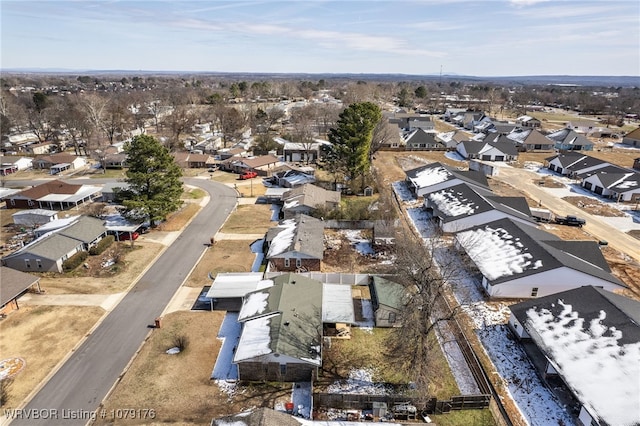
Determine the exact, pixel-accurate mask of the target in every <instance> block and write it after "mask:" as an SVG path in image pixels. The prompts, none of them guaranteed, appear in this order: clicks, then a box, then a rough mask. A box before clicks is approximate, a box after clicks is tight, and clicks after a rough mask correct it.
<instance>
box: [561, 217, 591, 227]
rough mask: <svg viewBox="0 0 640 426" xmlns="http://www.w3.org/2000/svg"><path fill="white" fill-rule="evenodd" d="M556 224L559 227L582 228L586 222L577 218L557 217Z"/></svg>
mask: <svg viewBox="0 0 640 426" xmlns="http://www.w3.org/2000/svg"><path fill="white" fill-rule="evenodd" d="M556 223H557V224H559V225H569V226H578V227H580V228H582V226H583V225H585V224H586V223H587V221H586V220H584V219H582V218H580V217H577V216H558V217H556Z"/></svg>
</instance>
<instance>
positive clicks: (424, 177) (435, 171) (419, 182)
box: [411, 166, 451, 188]
mask: <svg viewBox="0 0 640 426" xmlns="http://www.w3.org/2000/svg"><path fill="white" fill-rule="evenodd" d="M450 177H451V172H449V170H447V169H445V168H444V167H443V166H438V167H431V168H427V169H425V170H421V171H419V172H418V173H416V176H415V177H414V178H412V179H411V180H412V181H413V183H414V185H415V186H416V187H418V188H426V187H428V186H432V185H435V184H438V183H441V182H444V181H446V180H449V178H450Z"/></svg>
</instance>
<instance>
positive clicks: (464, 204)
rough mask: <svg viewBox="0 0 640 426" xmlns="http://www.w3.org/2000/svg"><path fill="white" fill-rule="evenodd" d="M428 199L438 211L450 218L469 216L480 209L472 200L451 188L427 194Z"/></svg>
mask: <svg viewBox="0 0 640 426" xmlns="http://www.w3.org/2000/svg"><path fill="white" fill-rule="evenodd" d="M465 186H466V185H465ZM428 198H429V200H430V201H432V202H433V203H435V205H436V206H437V208H438V210H440V211H441V212H442V213H444V214H446V215H447V216H452V217H456V216H463V215H471V214H473V213H475V212H476V211H477V210H478V209H479V208H480V206H479V205H478V204H477V203H476V202H475V201H474V200H472V199H469V198H466V197H464V195H463V193H462V192H460V191H456V190H455V189H453V188H447V189H443V190H441V191H438V192H434V193H432V194H429V195H428Z"/></svg>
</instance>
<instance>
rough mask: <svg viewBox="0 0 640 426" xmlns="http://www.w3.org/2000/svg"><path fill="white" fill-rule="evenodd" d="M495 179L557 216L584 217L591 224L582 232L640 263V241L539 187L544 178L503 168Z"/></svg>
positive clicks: (527, 172)
mask: <svg viewBox="0 0 640 426" xmlns="http://www.w3.org/2000/svg"><path fill="white" fill-rule="evenodd" d="M492 179H495V180H500V181H503V182H505V183H507V184H509V185H511V186H513V187H515V188H518V189H519V190H521V191H522V192H524V193H526V194H527V195H528V196H529V197H531V198H532V199H534V200H539V201H540V202H541V203H542V205H544V206H546V207H547V208H548V209H550V210H552V211H553V212H554V213H557V214H562V215H574V216H579V217H582V218H584V219H585V220H586V221H587V224H586V225H585V226H584V227H583V228H582V229H584V230H585V231H587V232H588V233H589V234H591V235H593V236H594V237H595V238H597V239H599V240H604V241H607V242H608V243H609V246H611V247H613V248H614V249H616V250H618V251H621V252H623V253H626V254H627V255H629V256H630V257H632V258H634V259H635V260H637V261H640V242H639V241H638V240H637V239H636V238H634V237H632V236H630V235H628V234H627V233H625V232H623V231H621V230H619V229H618V228H616V227H615V226H613V225H611V224H609V223H607V222H606V221H605V220H604V219H603V218H602V217H601V216H594V215H591V214H589V213H587V212H585V211H584V210H582V209H580V208H578V207H576V206H574V205H573V204H571V203H568V202H566V201H564V200H563V199H561V198H558V197H557V196H555V195H554V194H552V193H551V192H552V191H547V190H545V189H544V188H541V187H539V186H538V185H536V184H535V183H534V182H535V180H536V179H537V180H540V175H538V174H537V173H535V172H532V171H529V170H525V169H516V168H512V167H501V168H500V173H499V175H498V176H494V177H493V178H492Z"/></svg>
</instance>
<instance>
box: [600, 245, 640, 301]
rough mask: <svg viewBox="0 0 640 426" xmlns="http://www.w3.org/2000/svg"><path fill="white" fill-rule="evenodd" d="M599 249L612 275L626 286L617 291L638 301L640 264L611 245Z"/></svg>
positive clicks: (639, 297)
mask: <svg viewBox="0 0 640 426" xmlns="http://www.w3.org/2000/svg"><path fill="white" fill-rule="evenodd" d="M601 250H602V254H603V255H604V258H605V259H606V260H607V263H608V264H609V267H610V268H611V272H612V273H613V275H614V276H616V277H617V278H618V279H620V280H621V281H622V282H624V283H625V284H626V285H627V287H628V289H624V290H621V291H619V292H617V293H620V294H623V295H625V296H627V297H630V298H632V299H635V300H637V301H640V264H638V262H635V261H634V260H633V259H631V258H630V257H629V256H627V255H625V254H624V253H621V252H619V251H617V250H615V249H613V248H611V247H602V249H601Z"/></svg>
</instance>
